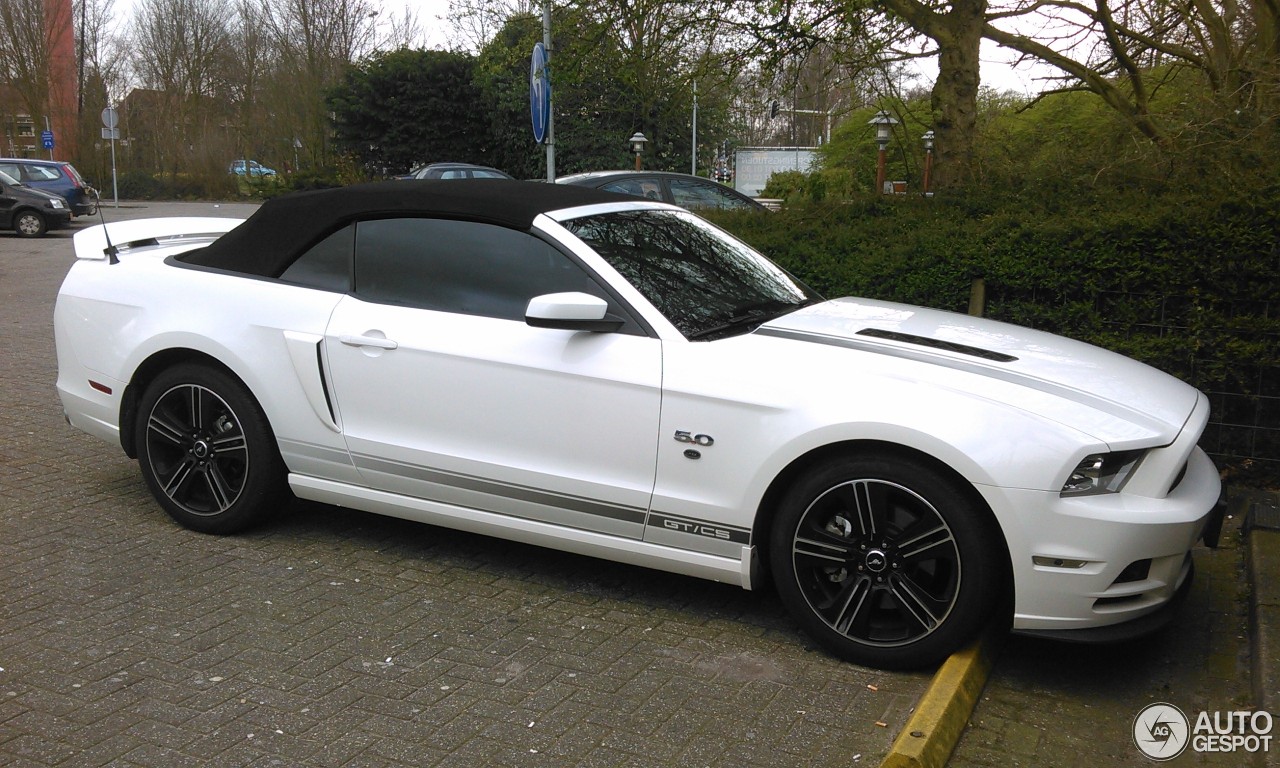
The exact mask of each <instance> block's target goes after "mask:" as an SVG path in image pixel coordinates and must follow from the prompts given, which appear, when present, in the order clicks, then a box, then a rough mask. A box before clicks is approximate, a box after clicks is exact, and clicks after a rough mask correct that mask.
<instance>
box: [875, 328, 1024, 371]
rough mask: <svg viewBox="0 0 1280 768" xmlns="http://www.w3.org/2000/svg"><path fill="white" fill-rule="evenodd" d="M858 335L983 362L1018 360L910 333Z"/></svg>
mask: <svg viewBox="0 0 1280 768" xmlns="http://www.w3.org/2000/svg"><path fill="white" fill-rule="evenodd" d="M858 335H859V336H870V337H871V338H873V339H885V340H887V341H900V342H902V343H903V344H914V345H916V346H919V347H930V348H932V349H941V350H943V351H946V352H955V353H956V354H960V355H969V356H970V357H980V358H982V359H983V360H991V361H993V362H997V363H1012V362H1014V361H1015V360H1017V359H1018V358H1016V357H1014V356H1013V355H1006V354H1004V353H1003V352H992V351H991V350H989V349H980V348H978V347H970V346H968V345H965V344H956V343H955V342H952V341H940V340H938V339H930V338H926V337H924V336H913V335H912V334H910V333H899V332H897V331H885V330H882V329H880V328H863V329H862V330H861V331H858Z"/></svg>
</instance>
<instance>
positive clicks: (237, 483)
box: [135, 365, 288, 533]
mask: <svg viewBox="0 0 1280 768" xmlns="http://www.w3.org/2000/svg"><path fill="white" fill-rule="evenodd" d="M135 429H136V430H137V432H136V435H137V445H138V461H139V464H140V465H141V467H142V470H143V476H144V477H145V478H146V481H147V485H148V486H149V487H150V489H151V492H152V494H153V495H154V496H155V497H156V500H157V501H159V502H160V505H161V506H162V507H164V509H165V511H166V512H168V513H169V514H170V515H171V516H172V517H173V518H174V519H175V520H177V521H178V522H180V523H182V524H183V525H185V526H187V527H188V528H192V529H195V530H198V531H204V532H206V533H232V532H234V531H237V530H241V529H242V528H244V527H246V526H248V525H250V524H252V523H253V522H255V521H256V520H257V519H258V518H259V517H260V516H261V515H262V514H263V513H265V512H268V511H271V510H272V509H274V508H275V507H278V506H279V505H280V504H282V503H283V502H285V501H287V498H288V490H287V485H286V484H285V470H284V466H283V461H282V460H281V459H280V455H279V451H278V449H277V448H276V445H275V440H274V437H273V436H272V434H271V430H270V427H269V426H268V425H267V421H266V417H265V416H263V415H262V412H261V409H260V408H259V407H258V404H257V402H256V401H255V400H254V399H253V398H252V397H251V396H250V395H249V393H248V391H247V390H246V389H245V388H244V386H243V385H242V384H241V383H240V382H239V381H237V380H235V379H233V378H232V377H230V376H228V375H227V374H225V373H223V372H222V371H219V370H216V369H213V368H206V367H204V366H197V365H183V366H178V367H175V368H172V369H170V370H168V371H165V372H164V373H162V374H161V375H160V376H158V377H157V378H156V379H155V380H154V381H153V382H152V383H151V385H150V386H149V387H147V389H146V392H145V394H144V395H143V398H142V402H141V403H140V407H139V409H138V418H137V422H136V425H135Z"/></svg>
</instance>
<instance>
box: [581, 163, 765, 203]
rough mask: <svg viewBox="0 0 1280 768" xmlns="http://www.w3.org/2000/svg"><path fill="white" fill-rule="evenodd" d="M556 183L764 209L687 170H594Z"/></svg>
mask: <svg viewBox="0 0 1280 768" xmlns="http://www.w3.org/2000/svg"><path fill="white" fill-rule="evenodd" d="M556 182H557V183H559V184H574V185H576V186H580V187H595V188H596V189H603V190H605V191H608V192H621V193H622V194H624V195H634V196H636V197H643V198H645V199H648V200H658V201H659V202H663V203H671V204H672V205H678V206H680V207H681V208H688V209H689V210H694V211H697V210H704V211H705V210H708V209H721V210H724V209H729V210H733V209H738V210H746V211H755V210H760V211H765V210H768V209H767V208H765V206H763V205H761V204H760V203H757V202H756V201H755V200H752V199H751V198H750V197H747V196H746V195H744V194H742V193H741V192H739V191H738V190H736V189H733V188H732V187H726V186H725V185H723V184H717V183H716V182H714V181H712V180H711V179H704V178H701V177H699V176H690V175H689V174H687V173H670V172H666V171H595V172H593V173H576V174H573V175H571V176H561V177H560V178H558V179H556Z"/></svg>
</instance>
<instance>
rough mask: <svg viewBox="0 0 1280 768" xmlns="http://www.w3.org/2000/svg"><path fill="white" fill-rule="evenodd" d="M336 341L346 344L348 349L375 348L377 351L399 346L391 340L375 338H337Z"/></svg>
mask: <svg viewBox="0 0 1280 768" xmlns="http://www.w3.org/2000/svg"><path fill="white" fill-rule="evenodd" d="M338 341H340V342H342V343H343V344H346V345H347V346H348V347H377V348H378V349H395V348H396V347H398V346H400V345H399V344H397V343H395V342H394V341H392V340H391V339H381V338H378V337H377V336H346V335H344V336H339V337H338Z"/></svg>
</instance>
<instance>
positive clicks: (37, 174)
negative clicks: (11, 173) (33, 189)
mask: <svg viewBox="0 0 1280 768" xmlns="http://www.w3.org/2000/svg"><path fill="white" fill-rule="evenodd" d="M22 168H23V170H25V171H26V172H27V178H28V179H30V180H32V181H57V180H58V179H60V178H62V174H61V173H59V172H58V170H57V169H56V168H50V167H49V166H47V165H24V166H22Z"/></svg>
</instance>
